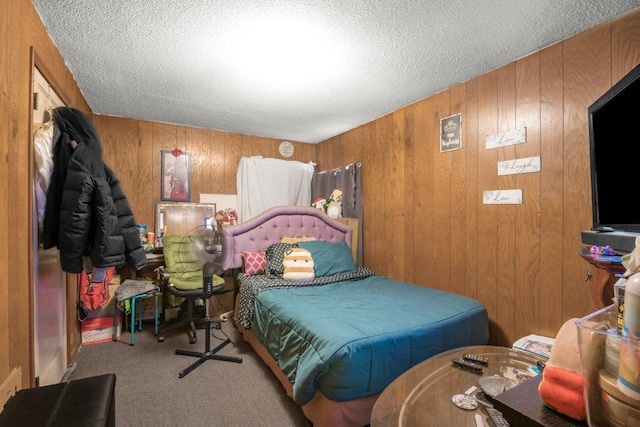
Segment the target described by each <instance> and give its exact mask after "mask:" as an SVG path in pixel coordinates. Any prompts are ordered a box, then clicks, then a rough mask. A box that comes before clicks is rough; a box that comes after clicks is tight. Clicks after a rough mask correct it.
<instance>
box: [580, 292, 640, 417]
mask: <svg viewBox="0 0 640 427" xmlns="http://www.w3.org/2000/svg"><path fill="white" fill-rule="evenodd" d="M617 322H618V307H617V305H616V304H612V305H610V306H608V307H605V308H603V309H601V310H598V311H596V312H595V313H592V314H590V315H588V316H585V317H583V318H582V319H579V320H577V321H576V325H577V328H578V344H579V346H580V358H581V361H582V370H583V375H584V397H585V403H586V406H587V422H588V423H589V425H590V426H598V427H599V426H640V401H637V400H634V399H632V398H630V397H628V396H626V395H625V394H624V393H622V392H621V391H620V390H619V389H618V387H617V381H616V379H617V364H618V358H619V355H620V342H621V340H622V336H621V335H619V334H618V331H617V328H616V327H617ZM627 344H631V345H636V346H638V349H639V351H640V343H639V342H637V340H633V339H630V338H629V339H628V341H627Z"/></svg>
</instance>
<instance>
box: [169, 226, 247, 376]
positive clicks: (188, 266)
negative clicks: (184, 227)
mask: <svg viewBox="0 0 640 427" xmlns="http://www.w3.org/2000/svg"><path fill="white" fill-rule="evenodd" d="M188 238H193V236H180V235H165V236H164V237H163V238H162V243H163V245H164V258H165V264H166V268H160V269H159V272H160V273H159V274H161V275H162V282H163V283H164V288H165V290H166V291H167V292H169V293H171V294H173V295H175V296H178V297H184V298H186V299H187V312H188V314H187V318H186V319H183V320H180V321H178V322H176V323H173V324H171V325H170V326H168V327H167V328H164V329H163V330H162V331H161V332H159V334H158V341H160V342H162V341H164V332H166V331H168V330H169V329H175V328H177V327H181V326H182V327H183V326H185V325H187V324H189V325H190V327H191V330H190V334H189V342H190V343H192V344H193V343H195V342H196V323H204V324H205V326H206V327H205V331H206V332H205V333H206V335H205V340H206V341H205V342H206V346H205V351H204V352H202V353H198V352H193V351H187V350H176V354H178V355H183V356H192V357H197V358H198V360H197V361H195V362H194V363H193V364H191V365H190V366H189V367H187V368H186V369H184V370H182V371H181V372H180V374H179V378H183V377H184V376H185V375H187V374H188V373H189V372H191V371H193V370H194V369H195V368H197V367H198V366H199V365H201V364H202V363H204V362H205V361H206V360H222V361H226V362H236V363H242V358H240V357H232V356H223V355H218V354H216V353H217V352H218V351H220V350H221V349H222V348H223V347H224V346H226V345H227V344H229V343H230V342H231V340H230V339H229V338H227V339H226V340H225V341H223V342H222V343H221V344H220V345H218V346H217V347H216V348H215V349H214V350H211V349H210V343H211V325H212V324H213V323H218V324H219V322H220V319H213V318H212V317H211V316H210V315H209V312H208V310H209V305H210V304H209V300H210V299H211V296H212V295H215V294H217V293H219V292H221V291H222V290H223V288H224V285H225V283H224V279H223V278H222V277H220V276H218V275H216V274H215V273H216V272H218V273H221V272H222V268H221V266H220V263H219V262H214V261H213V260H206V261H204V259H206V258H211V257H201V256H199V255H198V253H197V251H196V252H194V251H193V248H189V247H187V246H188V245H185V243H184V242H185V239H188ZM216 270H217V271H216ZM197 298H203V299H204V303H205V307H206V310H207V314H206V317H205V318H204V319H200V320H196V318H195V316H194V308H195V300H196V299H197Z"/></svg>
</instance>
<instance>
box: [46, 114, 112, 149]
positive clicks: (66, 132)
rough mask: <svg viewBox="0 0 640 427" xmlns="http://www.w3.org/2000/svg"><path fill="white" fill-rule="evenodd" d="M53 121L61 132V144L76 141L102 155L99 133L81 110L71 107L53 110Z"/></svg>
mask: <svg viewBox="0 0 640 427" xmlns="http://www.w3.org/2000/svg"><path fill="white" fill-rule="evenodd" d="M53 121H54V123H55V125H56V127H57V128H58V130H59V131H60V134H61V135H60V137H61V138H62V141H60V142H70V141H72V140H75V141H76V142H77V143H78V144H85V145H86V146H87V147H90V148H91V149H92V150H95V151H97V152H99V153H102V144H101V143H100V138H99V137H98V131H97V130H96V128H95V127H94V126H93V123H91V120H89V117H87V115H86V114H85V113H83V112H82V111H80V110H77V109H75V108H71V107H58V108H55V109H54V110H53Z"/></svg>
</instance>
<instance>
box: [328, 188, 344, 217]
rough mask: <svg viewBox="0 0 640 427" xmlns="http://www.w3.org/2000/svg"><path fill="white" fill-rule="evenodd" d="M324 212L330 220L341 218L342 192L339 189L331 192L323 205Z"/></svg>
mask: <svg viewBox="0 0 640 427" xmlns="http://www.w3.org/2000/svg"><path fill="white" fill-rule="evenodd" d="M324 210H325V212H326V214H327V215H329V216H330V217H331V218H342V191H341V190H340V189H338V188H336V189H334V190H333V192H332V193H331V197H329V199H327V202H326V203H325V205H324Z"/></svg>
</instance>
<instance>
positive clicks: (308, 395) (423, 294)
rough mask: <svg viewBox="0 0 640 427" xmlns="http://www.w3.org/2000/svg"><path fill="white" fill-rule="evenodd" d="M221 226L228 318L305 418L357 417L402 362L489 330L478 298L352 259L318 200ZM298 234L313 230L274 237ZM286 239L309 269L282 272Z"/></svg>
mask: <svg viewBox="0 0 640 427" xmlns="http://www.w3.org/2000/svg"><path fill="white" fill-rule="evenodd" d="M223 236H224V237H223V238H224V242H223V244H224V246H223V247H224V249H223V255H222V259H223V260H222V262H223V268H225V269H226V270H231V269H239V270H238V271H239V273H238V274H237V279H238V295H237V298H236V306H235V311H234V319H235V323H236V326H237V328H238V330H239V331H240V332H241V333H242V336H243V339H244V340H245V341H247V342H248V343H249V344H250V345H251V346H252V348H253V349H254V350H255V351H256V353H257V354H258V355H259V356H260V357H261V358H262V359H263V360H264V361H265V363H266V364H267V365H268V366H269V368H271V370H272V371H273V372H274V374H275V375H276V376H277V378H278V379H279V380H280V382H281V383H282V385H283V386H284V388H285V390H286V391H287V394H288V395H289V396H290V397H291V398H292V399H293V400H294V401H295V402H296V403H297V404H299V405H300V406H301V407H302V410H303V412H304V414H305V416H306V417H307V418H308V419H309V420H310V421H311V422H312V423H313V425H314V426H315V427H318V426H364V425H367V424H369V420H370V416H371V410H372V408H373V405H374V404H375V401H376V399H377V397H378V396H379V394H380V393H381V392H382V391H383V390H384V388H385V387H386V386H387V385H388V384H390V383H391V382H392V381H393V380H394V379H395V378H397V377H398V376H399V375H401V374H402V373H403V372H405V371H406V370H407V369H409V368H411V367H413V366H415V365H416V364H418V363H420V362H422V361H423V360H426V359H428V358H429V357H431V356H433V355H436V354H438V353H441V352H443V351H446V350H449V349H453V348H458V347H463V346H468V345H482V344H487V342H488V340H489V332H488V331H489V327H488V317H487V311H486V308H485V307H484V306H483V305H482V304H481V303H479V302H478V301H476V300H474V299H471V298H468V297H465V296H462V295H457V294H453V293H448V292H443V291H440V290H436V289H430V288H426V287H422V286H418V285H413V284H409V283H404V282H400V281H397V280H393V279H391V278H388V277H384V276H381V275H378V274H376V273H375V272H373V271H371V270H369V269H367V268H365V267H356V266H355V264H354V263H353V257H352V254H351V250H350V249H349V248H350V241H351V228H350V227H349V226H348V225H345V224H343V223H341V222H338V221H335V220H333V219H332V218H330V217H329V216H327V215H326V214H325V213H323V212H322V211H319V210H318V209H315V208H311V207H309V208H307V207H276V208H271V209H269V210H267V211H265V212H263V213H262V214H260V215H258V216H257V217H255V218H252V219H250V220H248V221H246V222H244V223H242V224H239V225H235V226H232V227H228V228H225V229H224V231H223ZM300 236H303V238H302V239H299V240H307V239H316V240H315V241H314V240H311V241H302V242H297V243H296V242H295V239H294V243H291V242H288V243H285V242H283V241H282V240H283V238H285V239H291V238H295V237H298V238H300ZM292 246H296V247H302V248H304V249H305V250H308V252H309V254H311V258H312V261H313V263H314V269H315V275H314V277H313V278H312V279H309V278H306V279H304V280H302V281H300V280H284V279H283V278H282V276H281V275H282V269H283V268H282V263H283V261H282V256H283V255H282V251H283V250H284V249H287V248H291V247H292ZM285 252H286V253H291V251H290V250H287V251H285ZM347 258H348V259H347ZM285 264H286V262H285ZM262 269H264V272H263V271H262ZM279 274H280V275H279Z"/></svg>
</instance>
